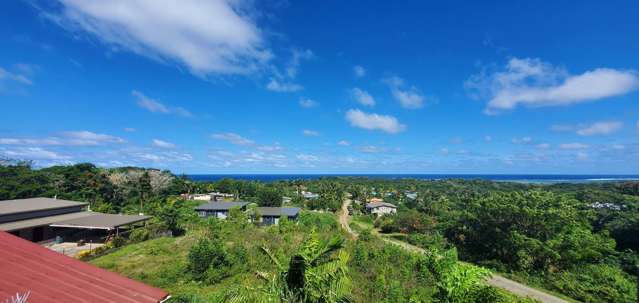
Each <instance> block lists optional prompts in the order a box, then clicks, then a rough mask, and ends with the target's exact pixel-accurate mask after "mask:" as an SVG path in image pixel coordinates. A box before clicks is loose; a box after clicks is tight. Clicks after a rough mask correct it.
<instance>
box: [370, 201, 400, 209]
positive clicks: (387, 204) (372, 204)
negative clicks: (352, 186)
mask: <svg viewBox="0 0 639 303" xmlns="http://www.w3.org/2000/svg"><path fill="white" fill-rule="evenodd" d="M382 206H385V207H390V208H397V206H395V204H390V203H386V202H373V203H368V204H366V208H378V207H382Z"/></svg>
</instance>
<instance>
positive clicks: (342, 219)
mask: <svg viewBox="0 0 639 303" xmlns="http://www.w3.org/2000/svg"><path fill="white" fill-rule="evenodd" d="M350 204H351V200H350V199H346V200H344V203H343V204H342V210H341V211H340V214H339V223H340V225H342V228H344V230H346V231H347V232H348V233H350V234H351V235H352V236H353V238H354V239H357V234H356V233H355V232H354V231H353V230H352V229H351V227H350V224H349V223H348V217H349V216H348V206H349V205H350ZM374 233H375V234H378V233H377V232H376V231H374ZM378 235H379V234H378ZM379 236H380V237H381V239H382V240H383V241H385V242H387V243H390V244H394V245H398V246H400V247H402V248H403V249H405V250H408V251H411V252H417V253H424V252H425V250H424V249H423V248H421V247H417V246H414V245H411V244H409V243H406V242H403V241H399V240H394V239H389V238H386V237H384V236H383V235H379ZM486 283H488V284H489V285H491V286H494V287H498V288H501V289H504V290H506V291H508V292H510V293H512V294H515V295H518V296H521V297H530V298H533V299H536V300H539V301H541V302H543V303H569V302H568V301H566V300H564V299H561V298H559V297H556V296H553V295H551V294H548V293H545V292H543V291H540V290H537V289H535V288H532V287H528V286H526V285H524V284H521V283H519V282H515V281H513V280H510V279H507V278H504V277H502V276H500V275H496V274H493V275H492V276H491V277H490V279H488V280H486Z"/></svg>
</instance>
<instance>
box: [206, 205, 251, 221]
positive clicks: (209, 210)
mask: <svg viewBox="0 0 639 303" xmlns="http://www.w3.org/2000/svg"><path fill="white" fill-rule="evenodd" d="M247 205H249V202H209V203H206V204H202V205H200V206H197V207H195V211H197V213H198V215H199V216H200V217H202V218H207V217H216V218H218V219H226V217H228V215H229V210H231V208H234V207H238V208H240V210H242V211H245V210H246V206H247Z"/></svg>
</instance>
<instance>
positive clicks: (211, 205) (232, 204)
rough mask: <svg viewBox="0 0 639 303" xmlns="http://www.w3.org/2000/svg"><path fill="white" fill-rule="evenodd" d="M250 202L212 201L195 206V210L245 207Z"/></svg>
mask: <svg viewBox="0 0 639 303" xmlns="http://www.w3.org/2000/svg"><path fill="white" fill-rule="evenodd" d="M248 204H249V203H248V202H210V203H205V204H202V205H200V206H197V207H195V210H229V209H231V208H233V207H240V208H241V207H244V206H246V205H248Z"/></svg>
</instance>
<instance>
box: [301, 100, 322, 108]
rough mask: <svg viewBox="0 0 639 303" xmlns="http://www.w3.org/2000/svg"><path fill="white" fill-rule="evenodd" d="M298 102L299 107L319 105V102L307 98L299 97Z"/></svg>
mask: <svg viewBox="0 0 639 303" xmlns="http://www.w3.org/2000/svg"><path fill="white" fill-rule="evenodd" d="M299 104H300V106H301V107H304V108H311V107H316V106H318V105H319V103H317V102H315V101H313V100H311V99H308V98H302V99H300V101H299Z"/></svg>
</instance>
